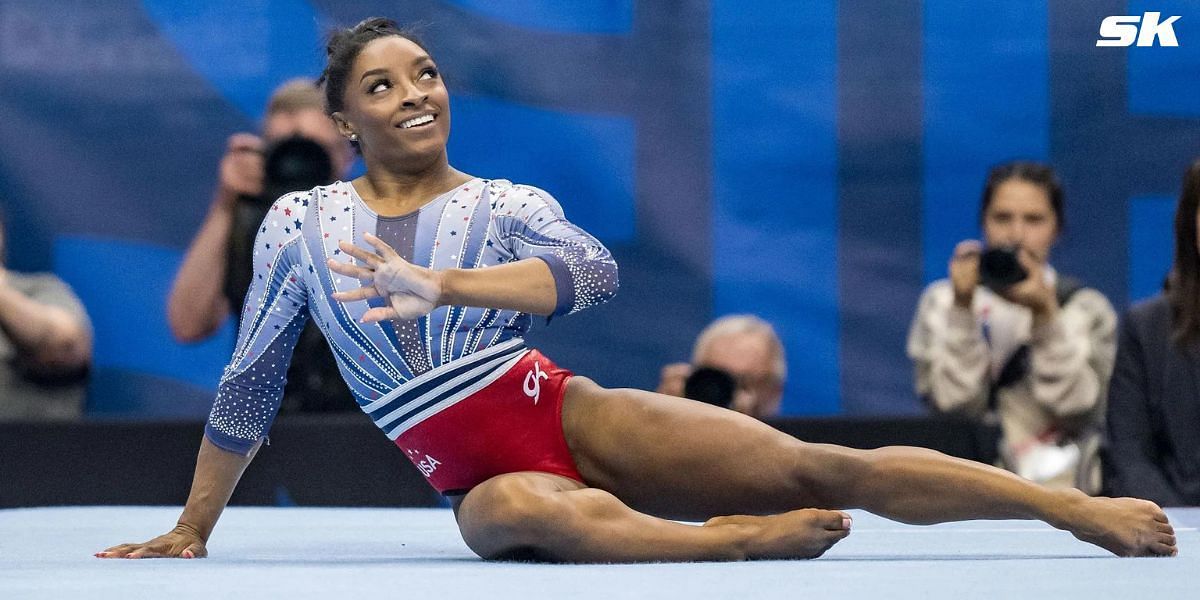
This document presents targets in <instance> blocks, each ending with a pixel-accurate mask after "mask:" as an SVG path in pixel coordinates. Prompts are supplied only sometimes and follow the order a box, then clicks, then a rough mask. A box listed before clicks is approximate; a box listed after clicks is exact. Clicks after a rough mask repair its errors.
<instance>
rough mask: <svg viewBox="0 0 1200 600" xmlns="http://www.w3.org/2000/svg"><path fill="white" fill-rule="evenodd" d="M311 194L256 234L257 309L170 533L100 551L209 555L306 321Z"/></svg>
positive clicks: (247, 320) (109, 554)
mask: <svg viewBox="0 0 1200 600" xmlns="http://www.w3.org/2000/svg"><path fill="white" fill-rule="evenodd" d="M310 199H311V195H310V194H308V193H307V192H302V193H295V194H289V195H287V196H284V197H283V198H280V199H279V200H278V201H276V202H275V205H274V206H273V207H272V211H275V210H277V209H286V210H289V211H291V217H292V218H293V219H294V220H291V221H286V222H284V223H278V222H277V221H278V220H277V219H274V218H272V217H271V216H268V217H267V218H266V219H265V220H264V222H263V226H262V227H261V228H260V230H259V234H258V236H257V237H256V240H255V251H254V277H253V278H252V280H251V284H250V290H249V291H248V292H247V294H246V308H247V310H248V311H251V309H252V312H247V313H246V315H245V317H244V318H243V319H242V321H241V327H240V328H239V329H238V342H237V346H236V347H235V348H234V351H233V358H232V359H231V360H230V362H229V366H228V367H226V368H225V373H224V375H222V377H221V382H220V385H219V386H218V388H217V397H216V400H214V401H213V407H212V411H211V412H210V413H209V415H208V423H207V424H206V425H205V427H204V439H203V440H202V441H201V443H200V453H199V456H198V457H197V460H196V473H195V475H194V477H193V479H192V490H191V493H190V494H189V495H188V501H187V505H186V506H185V508H184V511H183V515H181V516H180V517H179V521H178V523H177V524H176V525H175V528H174V529H172V530H171V531H170V532H168V533H166V534H164V535H161V536H159V537H156V538H154V539H152V540H150V541H148V542H144V543H141V544H122V545H119V546H114V547H112V548H109V549H108V550H105V551H104V552H101V553H98V554H97V555H96V556H99V557H102V558H120V557H130V558H141V557H152V556H154V557H185V558H191V557H199V556H204V554H205V552H206V550H205V543H206V542H207V541H208V536H209V535H210V534H211V533H212V529H213V527H214V526H215V525H216V523H217V519H218V518H219V517H220V516H221V511H222V510H224V509H225V504H226V503H227V502H229V498H230V496H231V495H232V494H233V490H234V487H236V486H237V482H238V480H239V479H240V478H241V476H242V472H243V471H244V470H245V469H246V465H248V464H250V460H251V459H252V458H253V457H254V453H255V452H256V451H257V450H258V447H259V445H260V444H261V443H262V441H263V440H264V439H265V438H266V435H267V432H268V431H270V429H271V423H272V422H273V421H274V419H275V414H276V413H277V412H278V411H279V404H280V401H281V400H282V398H283V387H284V384H285V383H286V381H287V368H288V365H289V364H290V363H291V358H292V351H293V350H294V349H295V347H296V340H297V339H299V337H300V331H301V330H302V329H303V328H304V325H305V323H306V322H307V320H308V310H307V307H308V288H307V286H306V284H305V277H304V273H305V270H306V269H305V267H306V266H307V265H306V264H305V263H304V262H303V251H302V249H301V246H302V244H303V239H302V237H301V233H300V232H301V226H302V225H303V223H302V221H303V219H304V215H305V212H306V210H305V208H304V207H305V206H306V205H307V202H308V201H309V200H310ZM270 214H271V213H268V215H270ZM297 221H299V222H300V223H299V224H298V225H296V226H295V228H294V229H293V227H292V224H293V223H295V222H297Z"/></svg>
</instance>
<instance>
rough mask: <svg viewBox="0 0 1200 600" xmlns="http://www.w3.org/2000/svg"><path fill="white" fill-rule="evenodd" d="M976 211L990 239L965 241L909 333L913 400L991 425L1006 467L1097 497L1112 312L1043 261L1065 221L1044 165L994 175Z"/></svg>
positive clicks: (1003, 168) (1008, 167) (1006, 167)
mask: <svg viewBox="0 0 1200 600" xmlns="http://www.w3.org/2000/svg"><path fill="white" fill-rule="evenodd" d="M980 215H981V218H980V220H981V222H982V225H983V233H984V240H985V243H983V244H981V243H980V242H977V241H974V240H967V241H964V242H960V243H959V244H958V246H957V247H956V248H955V250H954V255H953V256H952V257H951V258H950V263H949V274H950V277H949V280H941V281H937V282H934V283H933V284H931V285H930V286H929V287H928V288H926V290H925V292H924V293H923V294H922V296H921V301H920V304H919V306H918V309H917V314H916V316H915V318H914V319H913V324H912V328H911V329H910V331H909V338H908V355H909V358H911V359H912V361H913V365H914V367H915V371H916V389H917V393H918V394H920V395H921V396H922V397H923V398H924V399H925V400H926V401H927V402H928V403H929V405H930V406H931V407H932V408H933V409H934V410H936V411H938V412H942V413H947V414H956V415H961V416H965V417H967V418H971V419H981V420H991V421H994V422H998V423H999V425H1000V430H1001V434H1002V439H1001V446H1000V449H999V450H1000V457H1001V461H1002V463H1003V465H1002V466H1004V467H1005V468H1007V469H1009V470H1011V471H1013V472H1015V473H1017V474H1018V475H1021V476H1022V477H1025V478H1026V479H1031V480H1034V481H1037V482H1039V483H1043V484H1047V485H1057V486H1061V487H1077V488H1079V489H1082V490H1083V491H1085V492H1088V493H1090V494H1095V493H1098V492H1099V491H1100V465H1099V448H1100V441H1101V425H1102V423H1103V416H1104V402H1103V400H1104V398H1105V396H1106V390H1107V387H1108V379H1109V376H1110V375H1111V374H1112V369H1113V361H1114V355H1115V352H1116V348H1115V340H1114V332H1115V329H1116V321H1117V318H1116V313H1115V312H1114V311H1113V308H1112V306H1111V305H1110V304H1109V302H1108V300H1107V299H1106V298H1105V297H1104V295H1103V294H1101V293H1100V292H1098V291H1096V290H1094V289H1090V288H1086V287H1084V286H1083V285H1082V284H1080V283H1079V282H1078V281H1076V280H1074V279H1072V278H1069V277H1064V276H1060V275H1059V274H1058V273H1057V272H1056V271H1055V270H1054V268H1053V267H1051V266H1050V264H1049V262H1048V259H1049V255H1050V249H1051V248H1052V247H1053V245H1054V243H1055V242H1056V241H1057V239H1058V236H1059V233H1060V232H1061V231H1062V227H1063V222H1064V221H1063V193H1062V188H1061V185H1060V184H1059V182H1058V179H1057V177H1056V176H1055V174H1054V172H1053V170H1052V169H1051V168H1050V167H1048V166H1046V165H1042V164H1038V163H1030V162H1013V163H1007V164H1003V165H1000V166H998V167H996V168H994V169H992V171H991V173H990V174H989V177H988V181H987V184H986V186H985V188H984V192H983V198H982V205H981V210H980Z"/></svg>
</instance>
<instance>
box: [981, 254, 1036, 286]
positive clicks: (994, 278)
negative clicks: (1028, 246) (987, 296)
mask: <svg viewBox="0 0 1200 600" xmlns="http://www.w3.org/2000/svg"><path fill="white" fill-rule="evenodd" d="M1018 251H1020V248H1019V247H1016V246H996V247H993V248H988V249H987V250H985V251H984V252H983V254H981V255H980V256H979V283H980V284H982V285H983V286H985V287H988V288H990V289H992V290H994V291H997V292H999V291H1002V290H1004V289H1006V288H1008V287H1010V286H1012V285H1013V284H1015V283H1019V282H1021V281H1023V280H1024V279H1025V278H1026V277H1028V276H1029V273H1028V272H1027V271H1026V270H1025V267H1022V266H1021V261H1020V260H1018V259H1017V252H1018Z"/></svg>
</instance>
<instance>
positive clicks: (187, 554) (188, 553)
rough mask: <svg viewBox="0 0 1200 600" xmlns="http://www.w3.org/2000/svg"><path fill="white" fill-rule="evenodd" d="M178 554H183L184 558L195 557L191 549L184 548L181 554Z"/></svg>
mask: <svg viewBox="0 0 1200 600" xmlns="http://www.w3.org/2000/svg"><path fill="white" fill-rule="evenodd" d="M180 556H183V557H184V558H195V557H196V555H195V554H193V553H192V551H191V550H184V551H183V554H181V555H180Z"/></svg>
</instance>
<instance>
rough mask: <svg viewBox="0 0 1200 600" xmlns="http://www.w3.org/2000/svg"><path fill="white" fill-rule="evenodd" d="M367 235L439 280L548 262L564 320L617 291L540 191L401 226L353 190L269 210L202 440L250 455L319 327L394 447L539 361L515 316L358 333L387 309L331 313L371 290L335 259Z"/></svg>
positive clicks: (308, 195)
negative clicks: (312, 324)
mask: <svg viewBox="0 0 1200 600" xmlns="http://www.w3.org/2000/svg"><path fill="white" fill-rule="evenodd" d="M364 232H371V233H372V234H374V235H376V236H377V237H379V238H380V239H382V240H383V241H385V242H386V243H387V244H388V245H390V246H391V247H392V248H394V249H395V250H396V251H397V252H398V253H399V254H400V255H401V256H402V257H404V258H405V259H406V260H408V261H410V262H412V263H413V264H416V265H419V266H424V267H429V268H432V269H436V270H442V269H449V268H482V267H488V266H493V265H499V264H504V263H508V262H513V261H517V260H521V259H525V258H531V257H537V258H539V259H541V260H543V261H545V262H546V264H547V265H548V266H549V268H550V271H551V273H552V274H553V277H554V281H555V288H556V290H557V306H556V308H555V311H554V314H555V315H562V314H569V313H573V312H576V311H578V310H581V309H583V308H586V307H588V306H592V305H595V304H599V303H602V302H605V301H607V300H608V299H609V298H611V297H612V296H613V294H615V293H616V289H617V266H616V263H615V262H614V261H613V259H612V255H611V254H610V253H609V252H608V250H607V249H606V248H605V247H604V245H603V244H601V243H600V242H599V241H597V240H596V239H595V238H593V237H592V236H591V235H589V234H587V233H586V232H584V231H583V230H582V229H580V228H578V227H576V226H575V225H573V224H571V223H570V222H569V221H567V220H566V219H565V217H564V216H563V211H562V208H561V207H560V206H559V205H558V203H557V202H556V201H555V200H554V199H553V198H552V197H551V196H550V195H549V194H547V193H546V192H544V191H542V190H539V189H537V188H533V187H529V186H524V185H514V184H512V183H510V182H508V181H504V180H483V179H473V180H471V181H469V182H467V183H466V184H463V185H460V186H458V187H456V188H455V189H453V190H451V191H449V192H446V193H444V194H442V195H441V196H438V197H437V198H435V199H434V200H432V201H430V202H429V203H427V204H426V205H425V206H424V207H422V208H421V209H420V210H419V211H417V212H414V213H411V214H409V215H405V216H401V217H381V216H379V215H377V214H376V213H374V212H373V211H372V210H371V209H370V208H368V207H367V206H366V204H365V203H364V202H363V201H362V199H361V198H360V197H359V196H358V194H357V193H356V192H355V190H354V187H353V186H352V185H351V184H349V183H346V182H337V183H334V184H332V185H329V186H323V187H318V188H315V189H313V190H311V191H307V192H296V193H292V194H288V195H286V196H284V197H282V198H280V199H279V200H278V201H276V202H275V204H274V205H273V206H272V207H271V210H270V211H269V212H268V214H267V218H266V219H265V220H264V221H263V224H262V227H261V228H260V230H259V233H258V238H257V241H256V242H255V243H256V249H255V254H254V279H253V281H252V283H251V287H250V291H249V293H248V295H247V297H246V303H245V306H244V307H243V309H242V310H243V311H244V314H243V318H242V324H241V328H240V330H239V332H238V342H237V346H236V348H235V350H234V354H233V358H232V360H231V361H230V363H229V366H228V367H226V369H225V372H224V375H223V376H222V378H221V383H220V387H219V389H218V392H217V398H216V400H215V402H214V403H213V408H212V412H211V413H210V415H209V418H208V424H207V426H206V427H205V435H207V436H208V438H209V439H210V440H211V441H212V442H213V443H214V444H216V445H217V446H219V447H221V448H224V449H226V450H230V451H233V452H238V453H242V454H246V453H248V452H249V450H250V449H251V448H252V447H253V446H254V445H255V444H256V443H257V442H258V441H259V440H260V439H262V438H263V437H264V436H265V435H266V434H267V432H268V431H269V429H270V426H271V422H272V421H273V419H274V417H275V413H276V411H277V410H278V407H279V401H280V398H281V396H282V393H283V386H284V383H285V377H286V371H287V365H288V362H289V360H290V358H291V352H292V348H293V346H294V345H295V342H296V338H297V336H298V335H299V332H300V330H301V329H302V328H303V325H304V323H305V320H306V319H308V318H309V317H310V316H311V318H313V319H314V320H315V321H316V323H317V325H318V326H319V327H320V329H321V331H322V332H323V333H324V334H325V337H326V339H327V340H328V342H329V344H330V347H331V348H332V349H333V353H334V356H335V357H337V360H338V363H339V369H340V371H341V374H342V377H343V378H344V379H345V381H346V383H347V384H348V385H349V386H350V389H351V391H352V392H353V394H354V396H355V398H356V399H357V400H358V403H359V406H360V407H361V408H362V409H363V411H364V412H366V413H367V414H368V415H370V417H371V418H372V420H373V421H374V422H375V423H376V425H378V426H379V427H380V429H382V430H383V431H384V433H386V434H387V435H388V437H389V438H390V439H392V440H396V439H397V438H398V437H400V436H401V435H402V434H403V433H404V432H405V431H407V430H409V429H411V428H412V427H414V426H416V425H417V424H419V423H421V422H422V421H423V420H425V419H428V418H429V417H431V416H433V415H436V414H437V413H438V412H440V411H442V410H445V409H446V408H448V407H450V406H452V405H453V404H454V403H455V402H457V401H458V400H460V399H462V398H464V397H466V396H468V395H470V394H471V393H473V392H474V391H477V390H479V389H482V388H483V387H485V386H487V385H488V384H489V383H490V382H492V381H494V380H496V379H498V378H499V377H501V376H502V375H503V374H504V373H505V372H506V371H507V370H508V369H509V368H511V367H512V366H513V365H514V364H516V363H517V361H519V360H520V359H521V358H522V356H524V355H525V354H526V353H527V352H528V351H527V350H526V349H525V347H524V343H523V341H522V337H523V335H524V334H525V332H526V331H528V329H529V326H530V324H531V321H532V317H531V316H530V315H529V314H527V313H521V312H517V311H513V310H498V309H494V308H483V307H463V306H442V307H439V308H437V309H435V310H434V311H433V312H431V313H430V314H428V315H425V316H423V317H420V318H417V319H413V320H407V321H382V322H379V323H371V324H362V323H360V322H359V321H360V319H361V317H362V315H363V313H365V312H366V311H367V310H368V309H369V308H372V307H377V306H384V305H385V304H384V303H385V302H386V300H385V299H383V298H373V299H371V300H369V301H355V302H346V303H341V302H338V301H336V300H334V299H333V298H332V294H333V293H334V292H338V291H349V290H352V289H356V288H358V287H360V286H361V283H360V282H359V281H358V280H357V279H354V278H352V277H346V276H342V275H339V274H337V273H334V272H332V271H331V270H330V269H329V268H328V266H327V265H326V260H327V259H329V258H333V259H335V260H340V261H345V262H349V261H350V260H352V259H351V258H350V257H349V256H347V255H346V254H345V253H342V252H341V251H340V250H339V249H338V243H339V242H341V241H346V242H349V243H351V244H354V245H356V246H364V245H365V242H364V241H363V233H364Z"/></svg>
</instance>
